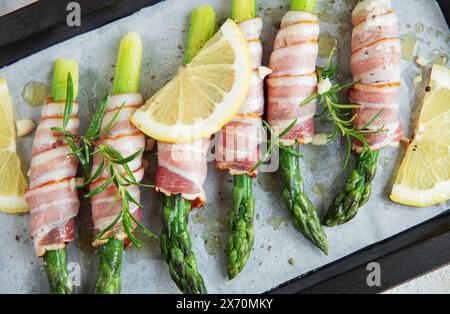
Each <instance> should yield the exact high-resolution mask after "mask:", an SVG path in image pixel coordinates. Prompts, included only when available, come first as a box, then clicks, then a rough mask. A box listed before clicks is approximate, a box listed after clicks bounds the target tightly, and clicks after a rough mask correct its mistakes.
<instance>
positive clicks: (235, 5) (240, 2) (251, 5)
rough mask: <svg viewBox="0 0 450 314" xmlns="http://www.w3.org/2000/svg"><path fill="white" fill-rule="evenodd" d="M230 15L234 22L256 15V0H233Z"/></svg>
mask: <svg viewBox="0 0 450 314" xmlns="http://www.w3.org/2000/svg"><path fill="white" fill-rule="evenodd" d="M231 17H232V18H233V20H235V21H236V23H240V22H243V21H246V20H250V19H253V18H255V17H256V0H233V2H232V5H231Z"/></svg>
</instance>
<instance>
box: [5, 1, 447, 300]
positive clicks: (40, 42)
mask: <svg viewBox="0 0 450 314" xmlns="http://www.w3.org/2000/svg"><path fill="white" fill-rule="evenodd" d="M160 1H161V0H78V1H77V2H78V3H79V4H80V6H81V11H82V23H81V26H79V27H69V26H67V24H66V16H67V11H66V7H67V4H68V3H69V2H71V1H66V0H40V1H38V2H36V3H33V4H31V5H29V6H26V7H24V8H22V9H20V10H17V11H14V12H11V13H9V14H7V15H5V16H2V17H0V33H1V36H0V68H1V67H3V66H6V65H8V64H11V63H14V62H16V61H18V60H20V59H22V58H24V57H27V56H29V55H31V54H33V53H35V52H38V51H40V50H42V49H45V48H47V47H50V46H52V45H54V44H57V43H59V42H61V41H64V40H66V39H69V38H72V37H74V36H77V35H80V34H82V33H85V32H88V31H90V30H93V29H96V28H98V27H100V26H103V25H105V24H107V23H110V22H113V21H115V20H117V19H119V18H122V17H125V16H127V15H130V14H132V13H134V12H136V11H138V10H140V9H142V8H144V7H147V6H151V5H154V4H156V3H158V2H160ZM429 1H432V0H429ZM199 3H201V0H199ZM438 3H439V4H440V6H441V8H442V11H443V12H444V15H445V17H446V19H447V23H449V21H450V1H448V0H441V1H438ZM370 262H377V263H379V265H380V269H381V286H374V287H369V286H368V285H367V282H366V278H367V275H368V271H367V269H366V267H367V264H368V263H370ZM447 264H450V209H449V210H447V211H446V212H444V213H442V214H441V215H439V216H437V217H434V218H432V219H431V220H428V221H426V222H424V223H422V224H420V225H417V226H415V227H413V228H411V229H408V230H406V231H404V232H402V233H400V234H397V235H395V236H393V237H391V238H388V239H385V240H383V241H381V242H378V243H375V244H373V245H370V246H368V247H365V248H363V249H361V250H359V251H357V252H355V253H353V254H350V255H348V256H346V257H344V258H342V259H340V260H337V261H334V262H332V263H330V264H328V265H325V266H323V267H321V268H319V269H316V270H314V271H311V272H309V273H306V274H303V275H302V276H300V277H298V278H295V279H293V280H291V281H289V282H286V283H284V284H282V285H280V286H279V287H275V288H273V289H272V290H270V291H268V293H378V292H381V291H384V290H386V289H389V288H391V287H393V286H396V285H398V284H401V283H403V282H405V281H407V280H409V279H412V278H415V277H417V276H420V275H422V274H424V273H427V272H429V271H432V270H434V269H436V268H439V267H442V266H444V265H447Z"/></svg>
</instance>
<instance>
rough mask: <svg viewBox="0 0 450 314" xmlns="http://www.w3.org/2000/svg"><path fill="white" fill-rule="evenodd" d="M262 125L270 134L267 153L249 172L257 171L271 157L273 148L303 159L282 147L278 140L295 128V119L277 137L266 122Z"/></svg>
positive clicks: (287, 148) (284, 146) (301, 156)
mask: <svg viewBox="0 0 450 314" xmlns="http://www.w3.org/2000/svg"><path fill="white" fill-rule="evenodd" d="M263 124H264V125H265V127H266V128H267V130H268V131H269V133H270V140H268V141H267V144H268V148H267V152H266V153H265V154H264V156H263V158H261V159H260V160H259V161H258V163H257V164H256V165H255V166H254V167H253V168H252V169H251V170H250V172H255V171H256V170H258V169H259V167H261V165H262V164H263V163H265V162H266V161H267V160H268V159H269V158H270V155H272V151H273V148H274V147H275V146H277V147H278V148H279V149H281V150H283V151H285V152H287V153H289V154H291V155H293V156H296V157H299V158H303V155H302V154H300V153H298V152H296V151H294V150H293V149H291V148H289V147H288V146H286V145H284V144H283V143H282V142H281V141H280V139H281V138H282V137H283V136H285V135H286V134H288V133H289V131H291V130H292V129H293V128H294V127H295V125H296V124H297V119H295V120H294V121H292V123H291V124H290V125H289V126H288V127H287V128H286V129H285V130H284V131H283V132H281V133H280V134H279V135H277V134H276V133H275V131H274V130H273V129H272V127H271V126H270V124H269V123H268V122H267V121H265V120H263Z"/></svg>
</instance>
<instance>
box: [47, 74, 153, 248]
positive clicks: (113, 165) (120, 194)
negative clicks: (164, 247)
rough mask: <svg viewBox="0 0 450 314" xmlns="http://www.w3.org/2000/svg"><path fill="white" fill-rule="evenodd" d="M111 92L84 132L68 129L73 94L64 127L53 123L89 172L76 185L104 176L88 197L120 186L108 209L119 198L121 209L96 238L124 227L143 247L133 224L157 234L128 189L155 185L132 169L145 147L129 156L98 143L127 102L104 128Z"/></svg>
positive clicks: (69, 90) (69, 87)
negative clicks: (139, 217) (137, 212)
mask: <svg viewBox="0 0 450 314" xmlns="http://www.w3.org/2000/svg"><path fill="white" fill-rule="evenodd" d="M67 95H68V96H70V95H73V82H72V77H71V75H70V73H69V74H68V77H67ZM108 99H109V95H106V96H105V97H104V98H103V100H102V102H101V103H100V105H99V107H98V108H97V110H96V111H95V113H94V116H93V118H92V121H91V124H90V125H89V128H88V130H87V131H86V134H85V135H84V136H79V135H75V134H73V133H72V132H70V131H69V130H67V125H68V124H69V121H70V117H71V116H72V110H73V97H67V98H66V105H65V108H64V118H63V126H62V127H53V128H52V131H54V132H55V133H56V134H57V135H58V136H60V137H61V140H62V141H64V142H66V143H67V145H68V146H69V147H70V149H71V150H72V152H71V154H72V155H74V156H76V157H77V158H78V160H79V161H80V164H81V165H82V166H83V169H84V171H85V172H86V176H87V180H86V181H85V182H84V183H82V184H80V185H78V186H77V188H79V189H80V188H84V187H86V186H88V185H89V184H91V183H93V182H96V181H99V180H103V181H104V182H103V183H102V184H101V185H100V186H98V187H97V188H96V189H95V190H93V191H91V192H90V193H88V194H86V195H85V197H86V198H89V197H92V196H95V195H97V194H99V193H101V192H103V191H104V190H105V189H106V188H108V187H109V186H110V185H111V184H113V185H114V186H115V187H116V189H117V194H116V195H115V197H114V201H113V202H112V203H111V204H110V205H109V207H108V208H107V209H106V211H109V210H110V209H112V208H113V207H114V206H116V205H117V204H118V203H119V202H120V206H121V210H120V212H119V214H118V215H117V217H116V218H115V219H114V220H113V222H112V223H111V224H110V225H109V226H107V227H106V228H105V229H103V230H102V231H100V232H99V233H98V234H97V235H96V236H95V237H94V240H108V239H111V238H114V237H115V236H116V235H117V233H118V232H121V231H122V229H123V231H125V233H126V234H127V236H128V238H129V239H130V241H131V243H133V245H135V246H136V247H137V248H140V247H141V246H142V244H143V241H142V240H140V239H138V238H137V237H136V235H135V234H134V228H135V227H137V228H138V229H139V230H141V231H142V232H143V233H144V234H145V235H147V236H149V237H154V236H155V234H154V233H153V232H151V231H150V230H148V229H147V228H146V227H145V226H144V225H142V224H141V223H140V222H139V221H138V220H137V219H136V217H134V215H133V213H132V212H131V211H130V204H135V205H136V206H138V207H141V208H142V207H143V206H142V205H141V204H140V203H139V202H138V201H137V200H136V199H135V198H134V197H133V196H132V195H131V193H130V192H129V191H128V189H127V188H128V187H130V186H137V187H148V188H151V187H154V186H153V185H149V184H143V183H140V182H138V181H137V180H136V177H135V176H134V174H133V172H132V171H131V169H130V167H129V166H128V163H129V162H131V161H133V160H135V159H136V158H138V157H139V156H140V155H141V154H142V153H143V151H144V149H141V150H139V151H137V152H135V153H133V154H131V155H130V156H127V157H124V156H122V155H121V154H120V152H118V151H117V150H116V149H114V148H113V147H111V146H109V145H106V144H99V143H97V141H98V140H99V139H100V138H102V137H103V136H104V135H105V134H107V133H108V132H109V131H110V130H111V129H112V127H113V126H114V124H115V123H116V121H117V119H118V118H119V115H120V113H121V111H122V109H123V108H124V105H125V103H123V104H122V105H121V106H120V107H119V108H118V110H117V112H116V113H115V114H114V116H113V118H112V119H111V120H110V121H109V122H108V124H107V125H106V126H105V128H104V129H103V130H101V126H102V122H103V117H104V115H105V113H106V107H107V104H108ZM95 154H98V155H99V160H100V161H99V165H98V167H97V169H96V171H95V173H94V174H92V173H91V162H90V161H91V157H92V156H93V155H95ZM106 170H107V171H108V177H107V178H104V177H102V174H103V173H104V172H105V171H106ZM119 222H121V225H122V228H117V227H116V225H117V224H118V223H119ZM110 231H113V233H112V234H111V235H109V236H108V237H107V238H105V235H106V234H108V233H109V232H110Z"/></svg>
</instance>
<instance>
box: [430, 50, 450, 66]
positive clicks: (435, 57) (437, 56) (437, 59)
mask: <svg viewBox="0 0 450 314" xmlns="http://www.w3.org/2000/svg"><path fill="white" fill-rule="evenodd" d="M428 59H429V60H431V62H432V63H433V64H439V65H446V64H447V63H448V59H449V56H448V54H446V53H445V52H443V51H441V50H440V49H434V50H432V51H430V53H429V54H428Z"/></svg>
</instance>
